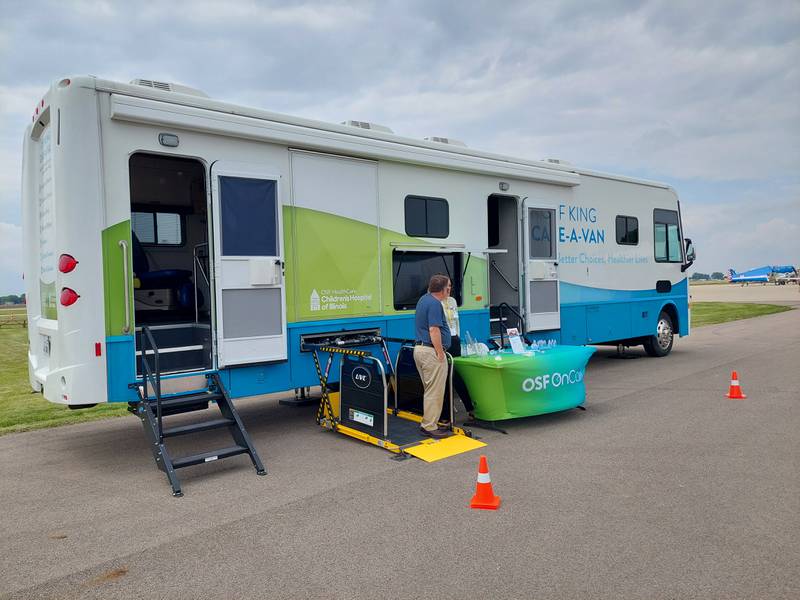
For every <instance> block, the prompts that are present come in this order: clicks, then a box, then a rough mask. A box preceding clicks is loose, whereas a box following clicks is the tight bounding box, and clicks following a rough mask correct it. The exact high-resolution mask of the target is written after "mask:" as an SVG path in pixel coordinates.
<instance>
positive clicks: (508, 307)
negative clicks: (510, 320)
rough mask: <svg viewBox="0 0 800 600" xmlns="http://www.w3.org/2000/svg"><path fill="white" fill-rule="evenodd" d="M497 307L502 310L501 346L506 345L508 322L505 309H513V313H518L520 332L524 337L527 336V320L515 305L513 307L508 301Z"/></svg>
mask: <svg viewBox="0 0 800 600" xmlns="http://www.w3.org/2000/svg"><path fill="white" fill-rule="evenodd" d="M496 306H497V308H498V309H499V310H500V347H501V348H504V347H505V345H506V342H505V331H506V327H505V323H506V315H505V309H506V308H507V309H508V310H509V311H511V313H512V314H514V315H516V317H517V326H518V327H519V334H520V336H522V337H523V338H525V320H524V319H523V318H522V315H521V314H519V313H518V312H517V311H516V310H515V309H514V307H512V306H511V305H510V304H509V303H508V302H501V303H500V304H497V305H496Z"/></svg>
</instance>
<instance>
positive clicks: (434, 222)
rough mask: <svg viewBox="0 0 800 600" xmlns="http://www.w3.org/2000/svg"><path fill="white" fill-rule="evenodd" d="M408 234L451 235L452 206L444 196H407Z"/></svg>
mask: <svg viewBox="0 0 800 600" xmlns="http://www.w3.org/2000/svg"><path fill="white" fill-rule="evenodd" d="M405 212H406V215H405V216H406V234H407V235H413V236H418V237H433V238H446V237H447V236H448V235H450V208H449V206H448V204H447V200H445V199H444V198H428V197H425V196H406V201H405Z"/></svg>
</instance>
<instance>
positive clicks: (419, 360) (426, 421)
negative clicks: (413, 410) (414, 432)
mask: <svg viewBox="0 0 800 600" xmlns="http://www.w3.org/2000/svg"><path fill="white" fill-rule="evenodd" d="M414 363H415V364H416V365H417V371H419V376H420V377H421V378H422V385H424V386H425V396H424V397H423V401H422V409H423V414H422V424H421V425H422V428H423V429H425V430H427V431H433V430H434V429H436V428H438V427H439V425H438V422H439V418H440V417H441V416H442V405H443V404H444V386H445V383H446V382H447V359H446V358H445V360H442V361H439V360H437V358H436V350H434V349H433V348H429V347H428V346H414Z"/></svg>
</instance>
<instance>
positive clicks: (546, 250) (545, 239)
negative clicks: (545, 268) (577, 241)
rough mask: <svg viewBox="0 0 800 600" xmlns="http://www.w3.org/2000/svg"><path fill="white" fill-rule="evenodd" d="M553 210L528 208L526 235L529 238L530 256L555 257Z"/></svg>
mask: <svg viewBox="0 0 800 600" xmlns="http://www.w3.org/2000/svg"><path fill="white" fill-rule="evenodd" d="M554 215H555V211H554V210H550V209H541V208H529V209H528V236H529V240H530V258H555V252H554V244H553V234H554V233H555V232H554V231H553V221H554V219H553V216H554Z"/></svg>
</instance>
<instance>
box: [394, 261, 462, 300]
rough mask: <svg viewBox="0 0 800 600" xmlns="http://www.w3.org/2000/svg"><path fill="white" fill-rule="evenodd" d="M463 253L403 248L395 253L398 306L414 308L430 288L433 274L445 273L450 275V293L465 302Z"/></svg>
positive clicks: (395, 294)
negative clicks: (407, 250)
mask: <svg viewBox="0 0 800 600" xmlns="http://www.w3.org/2000/svg"><path fill="white" fill-rule="evenodd" d="M462 269H463V265H462V254H461V253H460V252H458V253H455V252H454V253H442V252H403V251H400V250H395V251H394V253H393V254H392V276H393V281H394V308H395V310H403V309H414V308H415V307H416V306H417V301H418V300H419V299H420V298H421V297H422V296H424V295H425V294H426V293H427V292H428V281H430V278H431V276H432V275H436V274H437V273H444V274H445V275H447V276H448V277H450V281H451V282H452V284H453V288H452V290H451V292H450V294H451V295H452V296H453V298H455V299H456V303H457V304H458V305H459V306H460V305H461V270H462Z"/></svg>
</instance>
